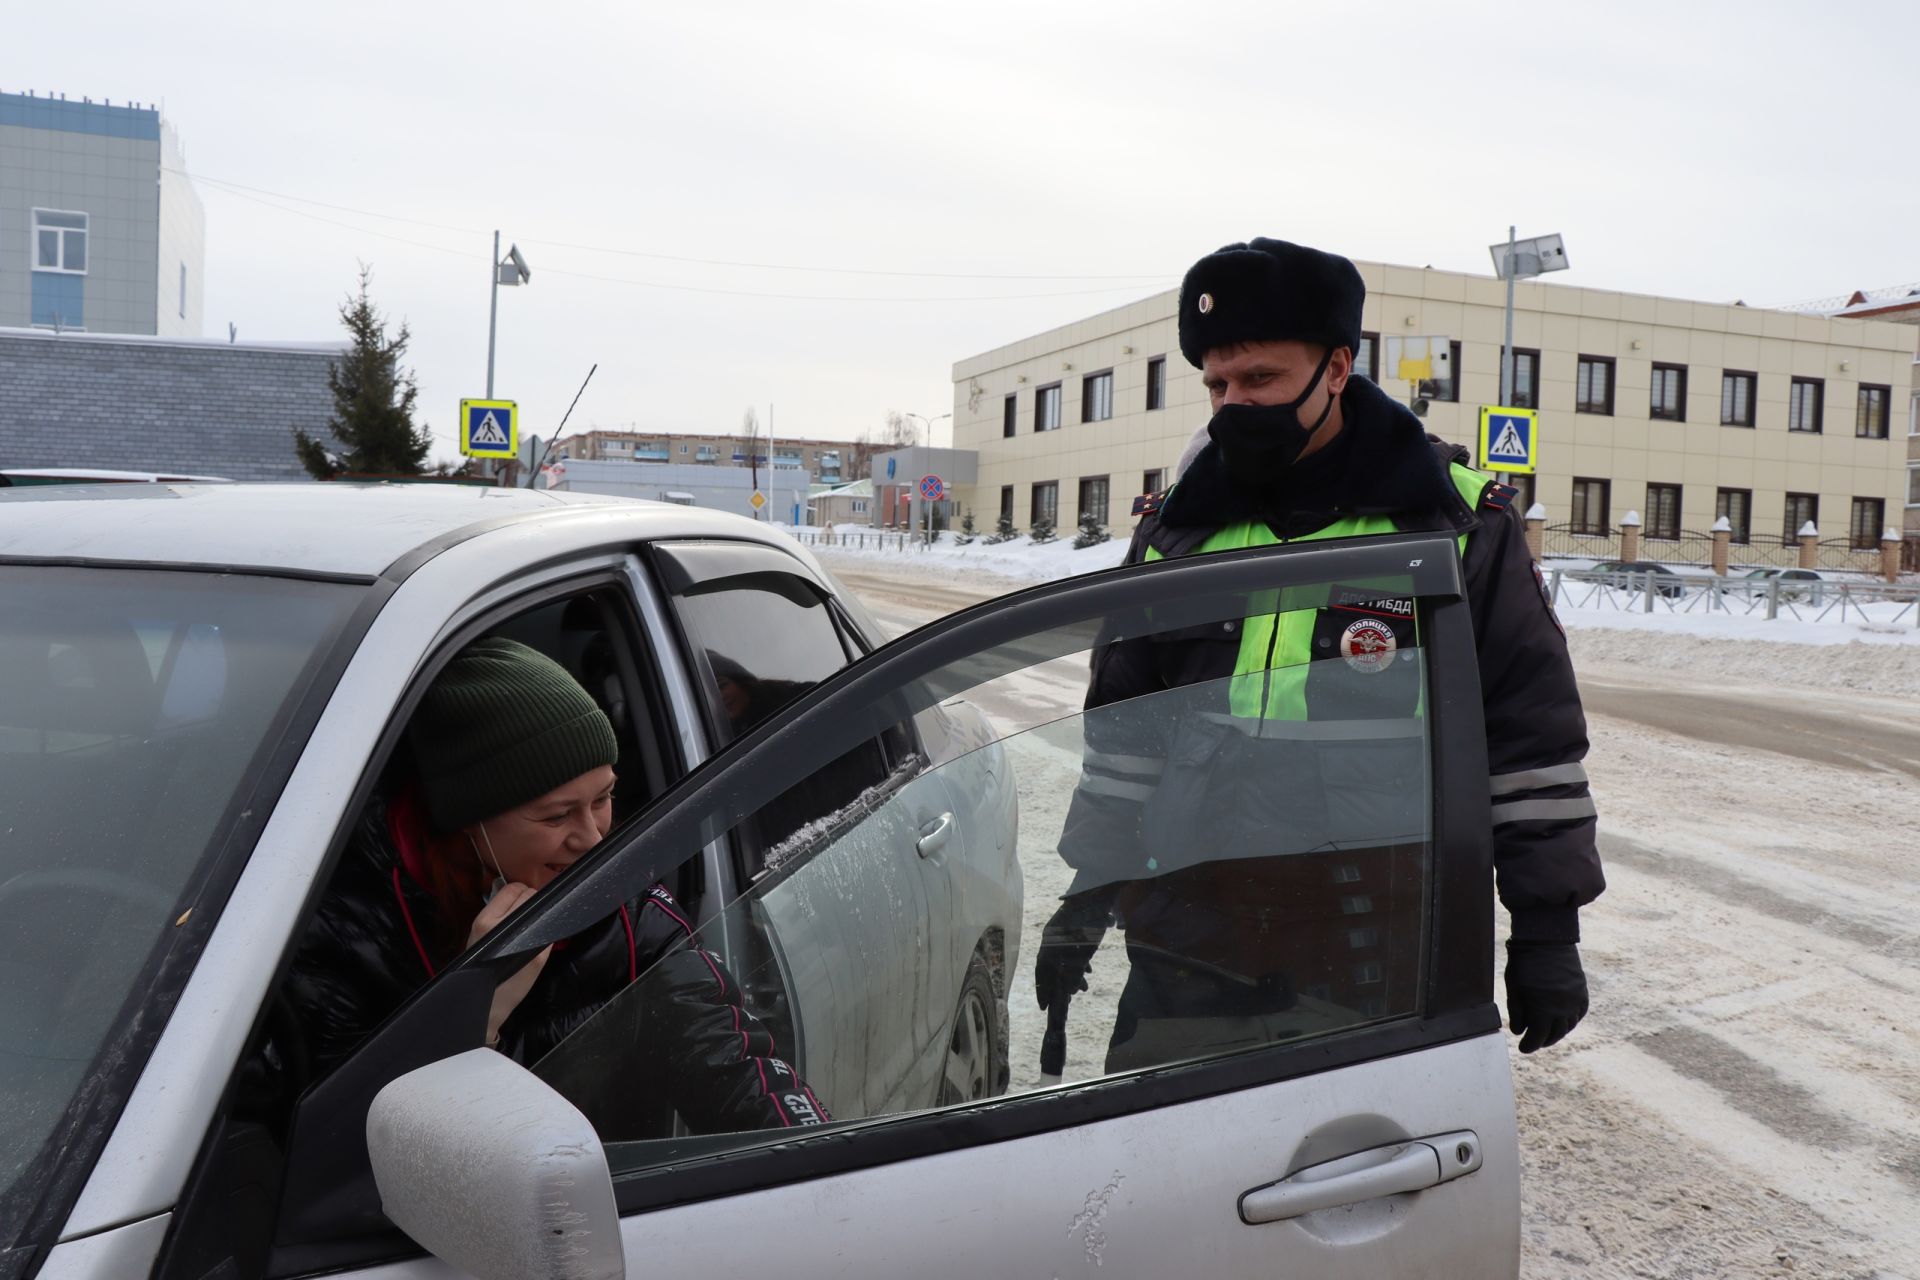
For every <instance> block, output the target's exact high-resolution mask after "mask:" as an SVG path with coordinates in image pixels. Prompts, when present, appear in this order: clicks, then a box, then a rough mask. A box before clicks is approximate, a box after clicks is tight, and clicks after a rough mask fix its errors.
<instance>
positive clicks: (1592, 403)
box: [1573, 355, 1620, 418]
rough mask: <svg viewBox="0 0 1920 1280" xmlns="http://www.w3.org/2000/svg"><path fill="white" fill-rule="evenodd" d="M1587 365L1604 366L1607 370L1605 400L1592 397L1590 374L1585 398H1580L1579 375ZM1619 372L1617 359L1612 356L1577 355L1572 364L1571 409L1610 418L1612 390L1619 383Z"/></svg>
mask: <svg viewBox="0 0 1920 1280" xmlns="http://www.w3.org/2000/svg"><path fill="white" fill-rule="evenodd" d="M1589 365H1591V366H1595V367H1600V368H1604V369H1606V371H1607V395H1606V399H1605V400H1598V401H1596V400H1595V399H1594V398H1593V396H1592V391H1593V384H1592V375H1591V374H1588V384H1587V391H1588V395H1587V398H1586V399H1584V400H1582V399H1581V398H1580V375H1581V373H1582V372H1584V371H1585V367H1586V366H1589ZM1619 373H1620V370H1619V361H1617V360H1615V359H1614V357H1612V356H1589V355H1582V356H1579V357H1577V358H1576V361H1575V364H1574V382H1573V411H1574V412H1575V413H1592V414H1598V415H1599V416H1601V417H1603V418H1611V417H1612V416H1613V397H1614V391H1615V389H1616V388H1618V387H1619V385H1620V378H1619Z"/></svg>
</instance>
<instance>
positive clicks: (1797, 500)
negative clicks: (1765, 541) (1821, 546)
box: [1780, 493, 1820, 547]
mask: <svg viewBox="0 0 1920 1280" xmlns="http://www.w3.org/2000/svg"><path fill="white" fill-rule="evenodd" d="M1808 525H1812V526H1813V527H1814V528H1816V529H1818V528H1819V527H1820V495H1819V494H1817V493H1790V494H1788V495H1787V514H1786V517H1785V519H1784V520H1783V521H1782V522H1781V529H1780V541H1781V542H1783V543H1785V544H1786V545H1787V546H1789V547H1791V546H1794V545H1795V544H1797V543H1798V542H1799V541H1800V531H1801V530H1802V529H1804V528H1806V527H1807V526H1808Z"/></svg>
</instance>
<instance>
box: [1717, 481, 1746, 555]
mask: <svg viewBox="0 0 1920 1280" xmlns="http://www.w3.org/2000/svg"><path fill="white" fill-rule="evenodd" d="M1714 508H1715V510H1714V513H1713V514H1714V515H1715V517H1721V516H1724V517H1725V518H1726V521H1727V524H1728V526H1729V527H1730V528H1731V530H1732V533H1733V541H1735V542H1737V543H1746V542H1749V541H1751V540H1752V538H1753V490H1751V489H1722V490H1720V491H1719V493H1718V494H1717V495H1715V498H1714Z"/></svg>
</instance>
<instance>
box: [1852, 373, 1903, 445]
mask: <svg viewBox="0 0 1920 1280" xmlns="http://www.w3.org/2000/svg"><path fill="white" fill-rule="evenodd" d="M1875 392H1877V393H1878V397H1879V398H1878V400H1877V401H1876V400H1873V399H1870V395H1871V393H1875ZM1875 403H1877V404H1878V405H1879V406H1880V429H1879V430H1878V431H1875V430H1874V429H1873V413H1872V408H1871V406H1872V405H1873V404H1875ZM1863 414H1864V415H1866V418H1867V420H1866V421H1865V422H1862V421H1861V416H1862V415H1863ZM1892 429H1893V388H1892V387H1890V386H1888V385H1887V384H1886V383H1884V382H1863V383H1861V384H1860V387H1859V390H1858V391H1857V392H1855V393H1854V407H1853V434H1854V438H1855V439H1858V440H1885V439H1887V438H1888V435H1889V433H1890V432H1891V431H1892Z"/></svg>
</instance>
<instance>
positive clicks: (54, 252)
mask: <svg viewBox="0 0 1920 1280" xmlns="http://www.w3.org/2000/svg"><path fill="white" fill-rule="evenodd" d="M36 244H37V245H38V246H39V253H38V255H37V256H36V257H35V258H34V260H33V265H34V266H36V267H50V268H52V267H58V266H59V265H60V233H59V232H58V231H49V230H46V229H45V228H42V229H41V231H40V233H39V235H38V236H37V237H36Z"/></svg>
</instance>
